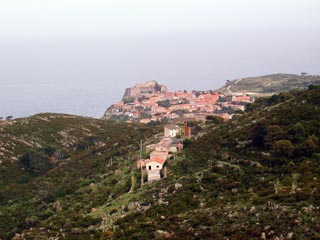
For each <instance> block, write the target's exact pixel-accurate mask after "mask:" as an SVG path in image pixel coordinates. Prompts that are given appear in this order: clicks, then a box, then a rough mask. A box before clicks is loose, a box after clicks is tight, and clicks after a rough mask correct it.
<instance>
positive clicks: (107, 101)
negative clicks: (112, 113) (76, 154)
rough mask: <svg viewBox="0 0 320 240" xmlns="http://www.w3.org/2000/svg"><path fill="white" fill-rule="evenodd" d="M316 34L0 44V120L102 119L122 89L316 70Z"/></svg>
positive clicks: (319, 50)
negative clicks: (53, 115) (41, 116)
mask: <svg viewBox="0 0 320 240" xmlns="http://www.w3.org/2000/svg"><path fill="white" fill-rule="evenodd" d="M319 37H320V36H319V33H318V32H317V31H312V30H306V31H297V30H286V31H282V30H280V29H278V30H270V31H261V32H259V31H248V32H246V31H241V32H240V31H239V32H221V31H220V32H215V33H199V34H168V35H166V34H159V35H156V34H153V35H143V36H142V35H140V36H132V35H130V36H126V35H123V36H117V37H107V36H103V37H102V36H100V37H99V36H96V37H94V36H90V37H74V38H66V39H61V38H56V39H48V38H43V39H41V38H40V39H34V40H32V39H28V40H24V41H19V39H16V40H15V41H11V40H10V41H9V40H3V39H2V40H1V41H0V53H1V54H0V117H6V116H8V115H13V116H14V117H25V116H30V115H33V114H36V113H39V112H57V113H70V114H76V115H84V116H91V117H97V118H99V117H102V115H103V113H104V111H105V110H106V109H107V107H108V106H110V105H111V104H112V103H114V102H116V101H119V100H120V99H121V98H122V96H123V94H124V89H125V88H126V87H131V86H133V85H134V84H136V83H138V82H144V81H147V80H152V79H154V80H157V81H158V82H159V83H162V84H165V85H167V86H168V88H169V90H178V89H180V90H185V89H186V90H193V89H195V90H206V89H216V88H219V87H220V86H222V85H223V84H224V83H225V81H226V80H227V79H230V80H232V79H235V78H241V77H249V76H260V75H266V74H272V73H279V72H281V73H297V74H299V73H300V72H308V73H310V74H319V73H320V68H319V67H320V66H319V63H320V44H319Z"/></svg>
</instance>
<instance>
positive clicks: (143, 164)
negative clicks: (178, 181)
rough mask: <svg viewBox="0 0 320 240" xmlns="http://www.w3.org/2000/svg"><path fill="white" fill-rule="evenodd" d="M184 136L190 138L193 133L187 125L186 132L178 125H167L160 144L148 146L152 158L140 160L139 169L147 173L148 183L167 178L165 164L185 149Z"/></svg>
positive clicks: (147, 149)
mask: <svg viewBox="0 0 320 240" xmlns="http://www.w3.org/2000/svg"><path fill="white" fill-rule="evenodd" d="M182 134H183V137H190V134H191V132H190V128H189V127H188V126H187V125H185V128H184V131H182V129H181V128H180V127H179V126H177V125H167V126H165V127H164V137H163V138H162V139H161V140H160V141H159V142H158V143H156V144H151V145H148V146H146V151H147V152H149V153H150V157H149V158H148V159H139V160H138V161H137V168H138V169H140V170H141V171H145V172H147V178H148V182H149V181H155V180H160V179H161V178H162V177H165V176H166V167H165V163H166V161H167V159H169V158H170V157H172V156H174V155H175V154H176V153H177V152H179V151H181V150H182V149H183V144H182V142H181V136H182ZM178 137H180V139H179V138H178ZM161 173H162V174H161Z"/></svg>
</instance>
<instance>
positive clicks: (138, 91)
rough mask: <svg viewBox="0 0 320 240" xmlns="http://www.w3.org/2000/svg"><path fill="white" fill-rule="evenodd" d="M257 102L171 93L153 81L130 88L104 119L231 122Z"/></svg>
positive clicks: (244, 96)
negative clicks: (237, 114)
mask: <svg viewBox="0 0 320 240" xmlns="http://www.w3.org/2000/svg"><path fill="white" fill-rule="evenodd" d="M253 100H254V99H253V98H252V97H251V96H249V95H248V94H246V93H245V92H243V93H237V94H230V95H228V96H226V95H224V94H221V93H219V92H217V91H212V90H209V91H186V90H184V91H174V92H171V91H168V88H167V87H166V86H165V85H161V84H158V83H157V82H156V81H155V80H151V81H148V82H145V83H139V84H137V85H135V86H134V87H132V88H127V89H126V91H125V94H124V97H123V99H122V100H121V101H120V102H117V103H115V104H113V105H112V106H111V107H109V108H108V109H107V111H106V113H105V115H104V118H105V119H114V120H125V121H127V122H138V121H139V122H140V123H149V122H152V121H162V122H170V121H172V122H186V121H206V119H207V117H208V116H216V117H221V118H223V119H224V120H228V119H230V118H231V117H232V115H233V114H235V113H237V112H239V111H240V112H241V111H243V110H245V107H246V105H247V104H248V103H251V102H253Z"/></svg>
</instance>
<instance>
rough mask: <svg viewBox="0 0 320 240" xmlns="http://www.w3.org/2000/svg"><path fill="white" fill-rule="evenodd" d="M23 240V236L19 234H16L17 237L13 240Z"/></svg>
mask: <svg viewBox="0 0 320 240" xmlns="http://www.w3.org/2000/svg"><path fill="white" fill-rule="evenodd" d="M19 239H21V235H20V234H19V233H16V235H15V236H14V237H13V238H12V240H19Z"/></svg>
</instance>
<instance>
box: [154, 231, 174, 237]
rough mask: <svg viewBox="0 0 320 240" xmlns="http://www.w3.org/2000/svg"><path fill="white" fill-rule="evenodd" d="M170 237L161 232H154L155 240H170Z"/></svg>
mask: <svg viewBox="0 0 320 240" xmlns="http://www.w3.org/2000/svg"><path fill="white" fill-rule="evenodd" d="M171 236H172V234H171V233H169V232H166V231H162V230H157V231H155V232H154V237H155V239H163V238H170V237H171Z"/></svg>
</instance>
